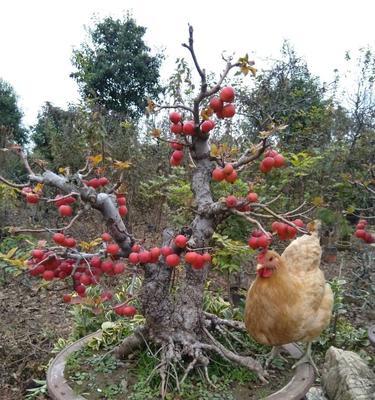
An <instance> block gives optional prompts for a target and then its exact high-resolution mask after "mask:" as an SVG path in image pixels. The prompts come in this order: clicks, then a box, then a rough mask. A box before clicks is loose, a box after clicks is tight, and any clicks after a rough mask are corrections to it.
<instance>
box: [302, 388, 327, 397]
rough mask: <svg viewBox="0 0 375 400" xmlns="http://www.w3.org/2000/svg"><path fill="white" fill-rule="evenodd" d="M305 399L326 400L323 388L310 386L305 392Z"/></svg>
mask: <svg viewBox="0 0 375 400" xmlns="http://www.w3.org/2000/svg"><path fill="white" fill-rule="evenodd" d="M306 400H328V399H327V397H326V396H325V395H324V393H323V389H322V388H321V387H320V386H319V387H312V388H311V389H310V390H309V391H308V392H307V393H306Z"/></svg>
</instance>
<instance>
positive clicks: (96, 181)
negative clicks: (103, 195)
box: [82, 176, 109, 189]
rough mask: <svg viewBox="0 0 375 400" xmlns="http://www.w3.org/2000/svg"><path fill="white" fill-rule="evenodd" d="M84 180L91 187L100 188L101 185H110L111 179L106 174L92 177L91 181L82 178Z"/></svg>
mask: <svg viewBox="0 0 375 400" xmlns="http://www.w3.org/2000/svg"><path fill="white" fill-rule="evenodd" d="M82 182H83V183H84V184H85V185H86V186H90V187H92V188H94V189H97V188H100V187H101V186H106V185H108V183H109V180H108V178H106V177H105V176H102V177H101V178H92V179H90V180H89V181H85V180H82Z"/></svg>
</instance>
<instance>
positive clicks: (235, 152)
mask: <svg viewBox="0 0 375 400" xmlns="http://www.w3.org/2000/svg"><path fill="white" fill-rule="evenodd" d="M237 154H238V147H236V146H233V147H232V148H231V149H230V155H231V156H236V155H237Z"/></svg>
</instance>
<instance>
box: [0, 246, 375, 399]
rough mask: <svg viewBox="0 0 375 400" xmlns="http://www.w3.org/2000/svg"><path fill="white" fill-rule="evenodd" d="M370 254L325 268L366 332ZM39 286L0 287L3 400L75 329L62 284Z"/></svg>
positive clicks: (15, 395)
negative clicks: (340, 285) (337, 279)
mask: <svg viewBox="0 0 375 400" xmlns="http://www.w3.org/2000/svg"><path fill="white" fill-rule="evenodd" d="M367 253H368V254H370V255H366V256H364V255H363V253H362V254H361V253H353V252H351V253H348V252H339V253H338V257H337V261H336V262H335V263H323V265H322V269H323V270H324V272H325V274H326V278H327V279H328V280H330V279H332V278H334V277H337V276H340V277H341V278H342V279H345V280H346V281H347V282H348V283H347V284H346V285H345V295H344V302H345V304H346V309H347V310H348V314H347V315H348V317H349V319H350V320H351V322H352V323H353V324H354V325H355V326H356V327H363V328H366V329H367V328H368V327H369V326H370V325H372V324H375V307H374V302H375V300H374V289H375V263H374V260H375V248H373V249H372V253H371V252H370V251H367ZM371 254H372V255H371ZM371 257H372V258H371ZM38 284H39V282H37V281H35V280H34V281H33V280H30V279H29V278H27V277H25V276H21V277H18V278H16V279H9V280H8V282H6V283H5V284H3V285H1V286H0V315H1V320H0V366H1V367H0V387H1V391H0V400H19V399H23V398H24V393H25V390H26V389H27V388H31V387H33V381H32V379H33V378H34V379H45V373H46V368H47V364H48V362H49V360H50V359H51V358H52V357H53V354H52V353H51V351H52V349H53V345H54V343H55V342H56V341H57V339H58V338H60V337H65V338H66V337H67V336H68V335H69V332H70V329H71V322H70V315H69V306H68V305H66V304H64V303H63V302H62V299H61V297H62V294H63V293H64V287H63V286H62V284H60V286H59V285H54V286H55V287H54V290H50V289H39V290H37V285H38Z"/></svg>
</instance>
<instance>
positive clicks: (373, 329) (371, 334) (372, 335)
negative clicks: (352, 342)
mask: <svg viewBox="0 0 375 400" xmlns="http://www.w3.org/2000/svg"><path fill="white" fill-rule="evenodd" d="M368 338H369V340H370V343H371V344H372V345H373V346H374V347H375V325H373V326H370V328H368Z"/></svg>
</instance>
